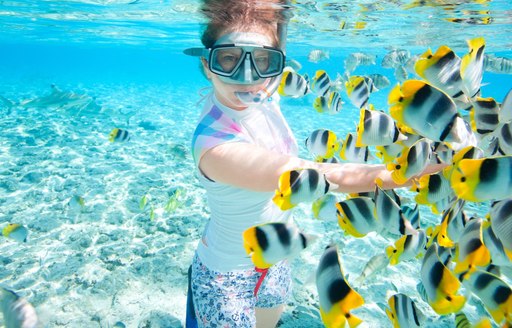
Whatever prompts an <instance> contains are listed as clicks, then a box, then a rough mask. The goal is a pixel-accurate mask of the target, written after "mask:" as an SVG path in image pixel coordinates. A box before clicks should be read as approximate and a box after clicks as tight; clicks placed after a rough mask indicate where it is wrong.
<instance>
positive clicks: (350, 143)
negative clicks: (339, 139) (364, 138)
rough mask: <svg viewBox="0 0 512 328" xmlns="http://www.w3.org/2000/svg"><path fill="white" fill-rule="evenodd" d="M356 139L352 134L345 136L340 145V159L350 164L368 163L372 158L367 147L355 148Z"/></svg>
mask: <svg viewBox="0 0 512 328" xmlns="http://www.w3.org/2000/svg"><path fill="white" fill-rule="evenodd" d="M356 139H357V137H356V136H354V134H353V133H347V136H346V138H345V140H344V141H343V143H342V144H341V151H340V158H341V159H342V160H344V161H348V162H351V163H368V161H369V160H371V159H372V158H373V157H372V155H371V153H370V149H369V147H368V146H363V147H358V146H356Z"/></svg>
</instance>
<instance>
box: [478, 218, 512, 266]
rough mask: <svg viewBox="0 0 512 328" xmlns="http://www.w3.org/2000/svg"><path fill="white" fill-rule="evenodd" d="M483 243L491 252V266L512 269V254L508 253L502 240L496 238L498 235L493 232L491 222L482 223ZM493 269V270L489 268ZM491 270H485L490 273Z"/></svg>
mask: <svg viewBox="0 0 512 328" xmlns="http://www.w3.org/2000/svg"><path fill="white" fill-rule="evenodd" d="M482 241H483V243H484V245H485V248H487V250H489V254H490V256H491V263H492V264H491V265H494V266H501V267H503V266H508V267H511V268H512V252H510V251H508V250H507V249H506V248H505V247H504V246H503V243H502V242H501V240H500V239H499V238H498V237H496V234H495V233H494V231H493V230H492V227H491V222H489V221H483V222H482ZM489 269H492V268H489ZM489 269H485V270H486V271H489Z"/></svg>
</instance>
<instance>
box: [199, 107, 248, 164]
mask: <svg viewBox="0 0 512 328" xmlns="http://www.w3.org/2000/svg"><path fill="white" fill-rule="evenodd" d="M233 141H245V142H247V140H246V139H245V138H244V137H243V135H242V128H241V127H240V125H239V124H237V123H236V122H235V121H233V120H232V119H231V118H230V117H228V116H227V115H226V114H225V113H223V112H222V111H221V110H220V109H219V108H218V107H217V106H216V105H213V106H212V108H211V109H210V110H209V111H208V112H207V113H206V114H205V115H204V116H203V117H202V118H201V120H200V121H199V123H198V124H197V127H196V130H195V131H194V136H193V137H192V149H193V155H194V162H195V163H196V165H199V159H200V157H201V154H202V153H203V152H204V151H207V150H208V149H211V148H213V147H215V146H217V145H220V144H223V143H225V142H233Z"/></svg>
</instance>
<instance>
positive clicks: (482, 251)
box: [453, 218, 491, 279]
mask: <svg viewBox="0 0 512 328" xmlns="http://www.w3.org/2000/svg"><path fill="white" fill-rule="evenodd" d="M456 254H457V263H456V265H455V268H453V272H454V273H455V274H463V275H462V276H461V278H462V279H466V278H467V277H468V276H469V275H470V274H472V273H473V272H474V271H475V270H476V269H477V268H478V267H485V266H487V265H489V264H490V263H491V254H490V253H489V250H488V249H487V247H485V245H484V242H483V236H482V219H478V218H473V219H471V220H469V222H468V223H467V224H466V227H465V228H464V231H463V232H462V235H461V236H460V239H459V242H458V244H457V252H456Z"/></svg>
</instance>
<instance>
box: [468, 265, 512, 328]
mask: <svg viewBox="0 0 512 328" xmlns="http://www.w3.org/2000/svg"><path fill="white" fill-rule="evenodd" d="M464 285H465V286H466V287H468V288H469V290H471V292H472V293H473V294H475V295H476V296H477V297H478V298H479V299H480V300H481V301H482V303H483V304H484V306H485V308H486V309H487V311H489V313H490V314H491V316H492V318H493V319H494V321H495V322H496V323H497V324H498V325H501V324H505V323H508V324H510V323H512V290H511V288H510V286H509V285H508V284H507V283H506V282H504V281H503V280H502V279H501V278H499V277H498V276H496V275H494V274H492V273H489V272H487V271H481V270H478V271H476V272H474V273H473V274H472V275H471V276H469V278H468V279H467V280H465V281H464Z"/></svg>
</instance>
